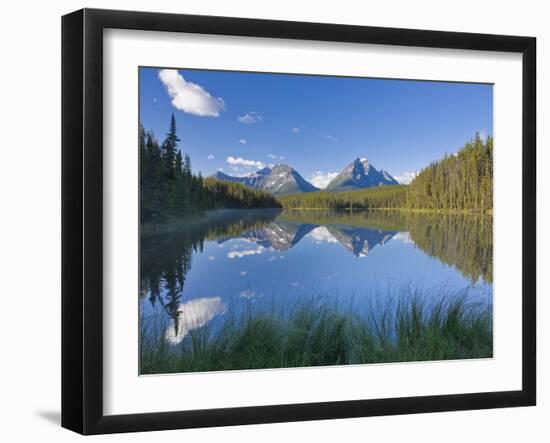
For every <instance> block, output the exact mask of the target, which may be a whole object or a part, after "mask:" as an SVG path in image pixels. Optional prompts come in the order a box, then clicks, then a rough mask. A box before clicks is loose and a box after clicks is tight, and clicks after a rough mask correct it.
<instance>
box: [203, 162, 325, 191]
mask: <svg viewBox="0 0 550 443" xmlns="http://www.w3.org/2000/svg"><path fill="white" fill-rule="evenodd" d="M212 177H214V178H216V179H218V180H224V181H229V182H235V183H241V184H243V185H245V186H248V187H249V188H254V189H260V190H263V191H267V192H269V193H271V194H273V195H285V194H298V193H301V192H313V191H318V190H319V189H318V188H316V187H315V186H313V185H312V184H311V183H310V182H308V181H307V180H306V179H305V178H303V177H302V176H301V175H300V174H299V173H298V172H297V171H296V170H295V169H294V168H292V167H291V166H289V165H283V164H278V165H275V166H273V168H267V167H266V168H263V169H260V170H259V171H256V172H254V173H252V174H249V175H246V176H244V177H234V176H231V175H228V174H225V173H223V172H221V171H218V172H216V173H215V174H214V175H212Z"/></svg>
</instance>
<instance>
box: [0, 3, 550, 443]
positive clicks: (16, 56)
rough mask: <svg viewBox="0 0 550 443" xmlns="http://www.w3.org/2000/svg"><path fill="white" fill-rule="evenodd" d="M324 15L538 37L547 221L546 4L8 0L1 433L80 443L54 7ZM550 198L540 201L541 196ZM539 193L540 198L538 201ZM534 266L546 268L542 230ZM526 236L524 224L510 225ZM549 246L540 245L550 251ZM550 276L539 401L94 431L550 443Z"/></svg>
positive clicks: (1, 90) (542, 214)
mask: <svg viewBox="0 0 550 443" xmlns="http://www.w3.org/2000/svg"><path fill="white" fill-rule="evenodd" d="M84 6H87V7H97V8H116V9H137V10H155V11H165V12H177V13H192V14H210V15H228V16H242V17H255V18H273V19H282V20H300V21H319V22H332V23H349V24H357V25H374V26H390V27H409V28H419V29H437V30H449V31H470V32H484V33H498V34H517V35H531V36H536V37H537V38H538V72H537V75H538V147H539V203H540V206H539V208H540V209H539V226H544V225H545V224H547V223H548V222H549V221H550V218H549V213H548V211H549V210H550V205H549V202H548V198H547V196H548V195H550V189H548V188H549V186H550V185H549V183H550V181H549V180H548V179H547V178H545V177H543V170H544V171H545V172H547V173H550V164H549V162H550V160H549V159H550V156H548V155H544V153H543V149H542V148H543V137H544V135H545V133H546V132H547V128H548V121H549V120H550V111H548V107H547V106H545V105H549V104H550V96H549V92H548V90H547V89H545V88H544V85H543V78H544V77H547V78H548V77H549V76H550V66H549V64H550V61H549V57H550V28H549V27H548V16H549V11H546V10H545V4H544V2H541V1H536V0H523V1H521V2H517V1H514V2H509V1H503V0H501V1H485V2H481V1H479V0H477V1H471V0H462V1H460V2H452V3H446V2H442V1H441V0H433V1H432V0H416V1H410V0H393V1H391V2H390V1H388V2H379V1H377V2H368V1H353V0H339V1H338V2H326V3H321V2H320V1H319V0H316V1H302V2H298V1H296V0H293V1H292V0H278V1H263V2H262V1H257V0H256V1H248V0H231V1H223V0H201V2H178V3H176V2H170V1H167V0H155V1H154V2H152V1H144V0H132V1H130V0H112V1H110V2H108V1H98V0H89V1H87V2H81V1H67V0H65V1H61V0H59V1H51V2H38V1H36V2H31V1H25V0H18V1H11V2H4V4H3V8H2V18H3V20H2V25H1V26H0V32H1V39H0V45H1V46H0V47H1V51H0V60H1V61H2V67H1V69H0V122H1V125H0V127H1V128H2V136H1V137H0V140H1V141H0V149H1V151H0V227H1V228H0V276H1V287H2V290H1V291H0V296H1V297H2V298H1V300H2V301H1V303H0V349H1V352H0V423H1V425H0V438H1V439H2V440H3V441H7V442H17V441H56V442H65V441H74V440H80V439H82V438H83V437H80V436H78V435H76V434H74V433H71V432H69V431H66V430H63V429H61V428H60V427H59V413H60V412H59V411H60V281H61V278H60V208H61V204H60V174H61V171H60V113H61V109H60V95H61V92H60V71H61V64H60V63H61V60H60V52H61V51H60V24H61V23H60V16H61V15H62V14H65V13H67V12H70V11H72V10H75V9H78V8H81V7H84ZM541 195H542V196H545V197H544V198H542V197H541ZM543 200H546V202H544V201H543ZM539 231H540V236H539V259H540V260H539V275H540V274H542V273H543V272H545V268H547V267H548V265H549V264H550V250H549V248H550V243H549V238H550V237H549V235H548V234H547V233H544V232H542V229H540V228H539ZM511 235H512V238H511V241H518V235H519V233H513V234H511ZM544 248H546V250H545V251H542V250H543V249H544ZM549 290H550V278H549V277H548V271H546V275H545V276H544V275H541V276H540V278H539V346H538V349H539V366H538V369H539V391H538V392H539V406H537V407H534V408H517V409H501V410H494V411H473V412H458V413H456V412H455V413H439V414H423V415H411V416H397V417H380V418H365V419H353V420H331V421H318V422H306V423H290V424H289V423H286V424H276V425H259V426H244V427H233V428H218V429H206V430H205V429H199V430H188V431H165V432H157V433H142V434H128V435H116V436H102V437H96V438H94V441H108V440H109V441H112V440H120V441H132V442H145V441H153V440H154V441H155V442H165V441H166V442H168V441H182V440H186V441H195V440H198V441H200V442H201V443H203V442H209V441H212V442H214V441H219V440H221V439H223V441H224V442H233V441H238V442H240V443H242V442H248V441H250V442H252V441H259V440H261V441H266V442H278V441H293V442H294V441H316V442H325V441H326V442H329V441H330V442H332V441H334V440H343V439H351V440H367V439H368V440H370V441H386V442H393V441H403V440H406V441H422V442H441V441H445V442H461V443H462V442H464V441H468V440H469V441H499V442H507V441H510V442H512V441H521V440H523V441H530V442H547V441H549V440H550V425H549V417H550V382H548V381H547V380H548V375H547V374H548V373H549V371H550V361H549V358H550V351H549V350H548V346H547V343H548V342H550V326H549V325H548V324H547V323H545V319H546V316H547V315H548V314H550V313H549V312H548V309H549V307H550V303H549V302H548V301H547V300H546V299H545V297H544V294H545V293H548V291H549Z"/></svg>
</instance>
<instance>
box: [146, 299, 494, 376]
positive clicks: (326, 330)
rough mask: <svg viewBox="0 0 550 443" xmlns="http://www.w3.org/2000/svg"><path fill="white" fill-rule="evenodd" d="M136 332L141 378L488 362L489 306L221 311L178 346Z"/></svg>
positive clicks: (321, 305)
mask: <svg viewBox="0 0 550 443" xmlns="http://www.w3.org/2000/svg"><path fill="white" fill-rule="evenodd" d="M151 336H154V334H148V331H147V325H146V324H145V326H144V327H142V337H141V344H140V369H141V371H140V372H141V373H142V374H156V373H174V372H202V371H223V370H235V369H240V370H242V369H263V368H289V367H307V366H330V365H349V364H365V363H388V362H410V361H427V360H453V359H471V358H489V357H492V354H493V339H492V306H490V305H486V306H480V305H479V304H476V303H471V302H469V301H468V300H467V297H466V296H463V295H453V296H445V297H441V298H440V299H439V300H438V301H436V302H433V301H431V302H428V298H422V297H420V296H418V295H413V296H409V297H400V298H399V299H398V300H397V301H388V302H387V303H385V304H383V305H382V306H378V307H374V306H373V309H372V310H371V312H370V313H368V314H361V315H360V314H357V313H356V312H355V310H354V309H353V308H352V307H351V306H350V307H349V309H346V310H341V309H337V307H336V304H334V303H329V302H326V301H322V300H321V299H311V300H308V301H306V302H298V303H296V304H295V305H294V306H292V307H288V306H286V307H279V308H277V307H273V308H272V309H270V310H268V312H266V311H260V310H254V309H252V308H251V309H247V310H245V311H244V312H242V313H240V314H235V313H234V312H233V313H231V312H226V313H225V314H224V324H223V326H222V327H221V330H218V331H216V332H215V333H214V332H213V331H212V330H211V329H210V328H209V327H208V326H204V327H202V328H199V329H195V330H192V331H191V332H190V333H189V335H188V336H187V337H186V338H185V339H184V341H183V342H182V343H181V344H180V345H179V346H178V347H177V348H176V349H174V348H170V347H169V346H168V345H167V344H166V343H165V341H164V337H163V335H162V334H157V335H156V336H155V338H151Z"/></svg>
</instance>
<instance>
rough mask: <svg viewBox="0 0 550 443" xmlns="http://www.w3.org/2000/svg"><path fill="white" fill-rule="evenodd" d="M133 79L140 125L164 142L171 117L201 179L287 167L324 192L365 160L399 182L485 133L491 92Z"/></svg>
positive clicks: (265, 79) (239, 76)
mask: <svg viewBox="0 0 550 443" xmlns="http://www.w3.org/2000/svg"><path fill="white" fill-rule="evenodd" d="M139 80H140V97H139V100H140V121H141V123H143V125H144V126H145V128H146V129H147V130H152V131H153V132H154V133H155V135H156V136H157V138H158V139H159V140H161V141H162V140H163V139H164V136H165V134H166V132H167V131H168V126H169V122H170V116H171V114H172V113H174V115H175V117H176V123H177V131H178V136H179V137H180V139H181V142H180V149H181V150H182V152H184V153H187V154H189V156H190V158H191V162H192V166H193V170H194V171H195V172H198V171H201V172H202V174H203V175H210V174H213V173H215V172H216V171H217V170H223V171H224V172H225V173H227V174H231V175H244V174H247V173H250V172H253V171H255V170H257V169H259V168H260V167H263V166H264V165H265V166H269V165H271V164H275V163H285V164H289V165H291V166H293V167H294V168H295V169H296V170H297V171H298V172H300V173H301V174H302V175H303V176H304V178H306V179H308V180H310V181H312V182H313V183H314V184H316V185H318V186H321V187H322V186H323V185H325V184H326V183H328V181H329V180H330V178H331V177H333V176H334V175H335V174H336V173H338V172H340V171H341V170H342V169H343V168H344V167H345V166H346V165H347V164H349V163H350V162H351V161H353V160H354V159H355V158H358V157H367V158H368V159H369V160H370V162H371V164H372V165H373V166H375V167H376V168H377V169H385V170H386V171H388V172H389V173H390V174H392V175H393V176H394V177H396V178H397V179H398V180H399V181H401V182H407V181H408V180H409V179H410V178H411V177H412V175H413V174H414V173H415V172H417V171H419V170H420V169H422V168H423V167H425V166H427V165H428V164H429V163H430V162H432V161H433V160H436V159H439V158H441V157H442V156H443V155H444V154H445V153H448V154H451V153H454V152H456V151H457V150H458V149H459V148H460V147H461V146H463V145H464V143H465V142H467V141H468V140H470V139H471V138H472V137H473V136H474V134H475V133H476V131H479V132H480V133H481V134H482V136H486V135H491V134H492V128H493V88H492V85H480V84H468V83H445V82H427V81H410V80H384V79H367V78H348V77H327V76H306V75H290V74H289V75H287V74H262V73H245V72H224V71H205V70H187V69H179V70H173V69H170V70H162V69H158V68H140V74H139Z"/></svg>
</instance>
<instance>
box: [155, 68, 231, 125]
mask: <svg viewBox="0 0 550 443" xmlns="http://www.w3.org/2000/svg"><path fill="white" fill-rule="evenodd" d="M159 79H160V81H161V82H162V83H163V84H164V86H165V87H166V91H167V92H168V95H169V96H170V98H171V99H172V106H174V108H176V109H179V110H180V111H183V112H187V113H188V114H193V115H199V116H201V117H218V116H219V115H220V111H223V110H224V109H225V103H224V101H223V100H222V99H221V98H219V97H213V96H211V95H210V93H208V92H207V91H205V90H204V89H203V88H202V87H201V86H199V85H197V84H195V83H191V82H188V81H186V80H185V79H184V78H183V77H182V76H181V75H180V74H179V72H178V71H177V70H176V69H161V70H160V71H159Z"/></svg>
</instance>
